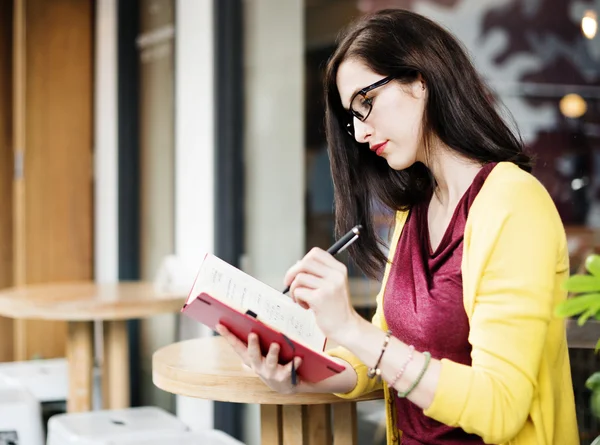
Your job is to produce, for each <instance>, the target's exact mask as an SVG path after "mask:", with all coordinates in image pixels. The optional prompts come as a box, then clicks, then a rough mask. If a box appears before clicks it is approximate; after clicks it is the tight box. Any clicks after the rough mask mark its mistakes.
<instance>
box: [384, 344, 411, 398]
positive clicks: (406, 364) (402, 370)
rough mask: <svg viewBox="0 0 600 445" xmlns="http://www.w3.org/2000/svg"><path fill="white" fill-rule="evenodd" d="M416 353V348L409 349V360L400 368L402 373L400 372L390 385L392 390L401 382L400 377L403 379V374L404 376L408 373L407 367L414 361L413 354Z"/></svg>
mask: <svg viewBox="0 0 600 445" xmlns="http://www.w3.org/2000/svg"><path fill="white" fill-rule="evenodd" d="M414 351H415V347H414V346H413V345H410V346H409V347H408V359H406V361H405V362H404V364H403V365H402V368H400V371H398V374H396V377H394V380H392V382H391V383H390V384H389V387H390V388H392V387H393V386H394V385H395V384H396V382H397V381H398V380H400V377H402V374H404V371H406V367H407V366H408V364H409V363H410V362H411V361H412V359H413V352H414Z"/></svg>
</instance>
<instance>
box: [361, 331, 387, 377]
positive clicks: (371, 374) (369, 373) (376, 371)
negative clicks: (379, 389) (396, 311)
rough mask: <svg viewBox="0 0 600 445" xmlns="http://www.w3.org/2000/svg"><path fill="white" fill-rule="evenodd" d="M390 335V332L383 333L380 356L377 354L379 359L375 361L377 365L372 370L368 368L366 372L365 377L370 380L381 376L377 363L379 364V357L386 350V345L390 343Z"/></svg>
mask: <svg viewBox="0 0 600 445" xmlns="http://www.w3.org/2000/svg"><path fill="white" fill-rule="evenodd" d="M391 335H392V331H389V330H388V331H387V332H386V333H385V340H384V341H383V347H382V348H381V354H379V358H378V359H377V363H375V366H373V367H372V368H369V370H368V371H367V376H368V377H369V378H370V379H372V378H373V377H375V376H377V377H379V376H380V375H381V369H379V363H380V362H381V357H383V353H384V352H385V349H386V348H387V345H388V343H389V342H390V337H391Z"/></svg>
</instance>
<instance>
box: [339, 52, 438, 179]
mask: <svg viewBox="0 0 600 445" xmlns="http://www.w3.org/2000/svg"><path fill="white" fill-rule="evenodd" d="M383 78H384V76H381V75H380V74H376V73H374V72H373V71H371V70H370V69H369V68H368V67H367V66H366V65H364V64H363V63H362V62H360V61H358V60H355V59H347V60H345V61H343V62H342V63H341V64H340V67H339V69H338V73H337V87H338V91H339V94H340V98H341V100H342V105H343V106H344V108H346V109H349V107H350V100H351V98H352V97H353V96H354V94H355V93H356V92H357V91H359V90H361V89H363V88H365V87H367V86H369V85H371V84H373V83H375V82H377V81H379V80H381V79H383ZM367 98H369V99H370V100H371V101H372V102H371V104H372V108H371V112H370V114H369V115H368V117H367V119H366V120H365V121H364V122H361V121H360V120H359V119H358V118H356V117H351V119H352V123H353V125H354V136H355V138H356V140H357V141H358V142H359V143H367V144H369V149H371V150H372V151H374V152H375V153H376V154H377V155H378V156H382V157H384V158H385V159H386V161H387V163H388V164H389V166H390V167H391V168H393V169H394V170H403V169H405V168H408V167H410V166H411V165H413V164H414V163H415V162H416V161H421V162H423V161H424V160H425V159H424V147H423V137H422V130H421V129H422V120H423V110H424V108H425V100H426V98H427V93H426V89H425V84H424V82H423V81H422V80H420V79H419V80H416V81H415V82H413V83H412V84H408V85H407V84H400V83H398V82H396V81H391V82H389V83H387V84H386V85H383V86H381V87H378V88H375V89H373V90H372V91H370V92H368V93H367ZM362 100H363V98H362V97H360V96H359V97H357V98H356V99H355V100H354V101H353V104H357V103H359V101H362ZM353 108H356V107H353ZM356 111H358V110H356Z"/></svg>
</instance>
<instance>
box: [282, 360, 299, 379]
mask: <svg viewBox="0 0 600 445" xmlns="http://www.w3.org/2000/svg"><path fill="white" fill-rule="evenodd" d="M292 363H293V364H294V368H295V369H296V370H298V368H299V367H300V365H301V364H302V358H300V357H294V360H290V361H289V362H288V363H287V364H286V365H285V366H284V367H283V369H282V372H283V373H284V375H286V376H288V375H290V374H291V373H292Z"/></svg>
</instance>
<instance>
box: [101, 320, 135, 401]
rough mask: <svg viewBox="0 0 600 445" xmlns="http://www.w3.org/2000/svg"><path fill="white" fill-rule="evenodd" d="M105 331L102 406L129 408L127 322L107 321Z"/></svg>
mask: <svg viewBox="0 0 600 445" xmlns="http://www.w3.org/2000/svg"><path fill="white" fill-rule="evenodd" d="M103 330H104V362H103V364H102V374H103V375H102V399H103V400H102V405H103V407H104V408H105V409H123V408H128V407H129V405H130V400H129V340H128V337H127V322H126V321H125V320H118V321H105V322H104V324H103Z"/></svg>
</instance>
